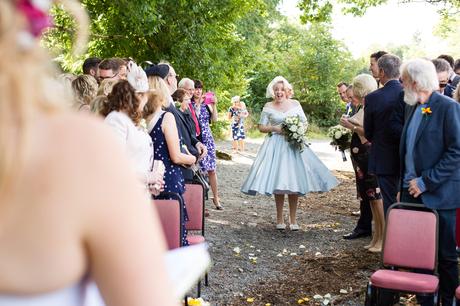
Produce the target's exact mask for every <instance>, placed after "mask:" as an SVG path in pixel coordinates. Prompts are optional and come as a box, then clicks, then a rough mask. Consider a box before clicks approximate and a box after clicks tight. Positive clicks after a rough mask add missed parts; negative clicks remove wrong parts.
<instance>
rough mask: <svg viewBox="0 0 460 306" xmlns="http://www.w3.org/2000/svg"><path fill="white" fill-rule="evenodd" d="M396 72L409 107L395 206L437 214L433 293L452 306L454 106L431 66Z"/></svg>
mask: <svg viewBox="0 0 460 306" xmlns="http://www.w3.org/2000/svg"><path fill="white" fill-rule="evenodd" d="M401 71H402V80H403V86H404V100H405V102H406V103H407V104H409V105H411V106H412V107H411V108H408V109H407V110H409V113H408V114H407V120H406V122H405V124H404V129H403V133H402V135H401V143H400V159H401V165H402V167H401V178H402V179H401V183H402V186H401V202H409V203H420V204H423V205H424V206H426V207H428V208H431V209H434V210H436V211H437V213H438V215H439V228H438V243H439V245H438V272H439V277H440V290H439V293H440V297H441V301H442V305H452V301H453V298H454V294H455V289H456V287H457V285H458V267H457V254H456V252H455V247H456V241H455V219H456V213H455V209H456V208H459V207H460V199H459V197H458V190H460V168H459V167H458V165H459V164H460V104H459V103H457V102H455V101H454V100H452V99H450V98H448V97H446V96H444V95H441V94H440V93H439V92H438V90H439V84H438V78H437V74H436V70H435V67H434V65H433V63H432V62H430V61H428V60H424V59H414V60H410V61H408V62H407V63H405V64H404V65H403V66H402V69H401ZM419 301H420V302H421V304H422V305H423V306H425V305H433V302H432V301H427V300H423V299H422V298H420V299H419Z"/></svg>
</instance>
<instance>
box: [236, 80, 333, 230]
mask: <svg viewBox="0 0 460 306" xmlns="http://www.w3.org/2000/svg"><path fill="white" fill-rule="evenodd" d="M290 92H292V86H291V84H289V83H288V81H287V80H286V79H285V78H283V77H281V76H277V77H276V78H274V79H273V80H272V81H271V82H270V84H269V85H268V87H267V95H266V96H267V98H272V99H273V101H271V102H268V103H267V104H265V106H264V108H263V110H262V114H261V117H260V121H259V130H260V131H261V132H262V133H269V134H268V136H267V137H265V141H264V143H263V144H262V146H261V148H260V150H259V152H258V153H257V157H256V159H255V161H254V163H253V165H252V167H251V170H250V171H249V175H248V177H247V178H246V180H245V182H244V183H243V187H242V188H241V191H242V192H243V193H246V194H249V195H256V194H257V193H260V194H265V195H269V196H271V195H272V194H273V195H274V196H275V203H276V220H277V225H276V229H278V230H284V229H285V228H286V224H285V223H284V217H283V206H284V198H285V195H286V194H287V195H288V201H289V217H290V222H289V223H290V224H289V227H290V229H291V230H293V231H297V230H299V225H298V224H297V221H296V213H297V204H298V201H299V195H301V196H302V195H305V194H307V193H309V192H315V191H316V192H317V191H329V190H330V189H331V188H333V187H335V186H337V184H338V181H337V179H336V178H335V177H334V176H333V175H332V174H331V173H330V171H329V170H328V169H327V167H326V166H325V165H324V164H323V163H322V162H321V161H320V160H319V158H318V157H317V156H316V155H315V154H314V153H313V151H311V149H310V148H308V147H306V148H305V149H304V150H303V151H300V150H299V149H297V148H295V147H292V146H291V145H290V144H289V143H288V142H287V141H286V138H285V137H284V135H283V130H282V123H283V122H284V119H285V118H286V117H288V116H297V115H298V116H299V117H300V119H301V120H302V121H303V122H306V120H307V118H306V117H305V114H304V112H303V110H302V107H301V105H300V103H299V102H298V101H296V100H292V99H290Z"/></svg>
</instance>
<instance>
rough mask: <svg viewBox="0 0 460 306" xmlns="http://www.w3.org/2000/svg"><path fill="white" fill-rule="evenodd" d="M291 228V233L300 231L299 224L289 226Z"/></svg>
mask: <svg viewBox="0 0 460 306" xmlns="http://www.w3.org/2000/svg"><path fill="white" fill-rule="evenodd" d="M289 228H290V229H291V231H298V230H299V229H300V227H299V225H298V224H297V223H294V224H289Z"/></svg>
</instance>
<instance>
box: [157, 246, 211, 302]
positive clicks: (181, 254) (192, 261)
mask: <svg viewBox="0 0 460 306" xmlns="http://www.w3.org/2000/svg"><path fill="white" fill-rule="evenodd" d="M165 260H166V270H167V273H168V275H169V278H170V280H171V283H172V284H173V286H174V293H175V294H176V297H177V298H178V299H182V298H183V297H184V295H185V294H186V293H187V292H188V291H189V290H190V289H191V288H192V287H193V286H194V285H195V284H196V283H197V282H198V280H199V279H200V278H201V277H202V276H203V275H204V274H205V273H206V271H207V270H208V269H209V267H210V266H211V256H210V255H209V252H208V247H207V245H206V244H205V243H200V244H198V245H194V246H187V247H182V248H178V249H174V250H171V251H168V252H167V253H166V256H165Z"/></svg>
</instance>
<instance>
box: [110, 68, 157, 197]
mask: <svg viewBox="0 0 460 306" xmlns="http://www.w3.org/2000/svg"><path fill="white" fill-rule="evenodd" d="M130 69H131V70H130V72H129V73H128V81H126V80H120V81H118V82H117V84H115V85H114V86H113V89H112V92H111V93H110V94H109V96H108V103H107V104H105V105H104V108H103V109H102V111H101V114H102V115H103V116H105V120H104V121H105V123H106V124H108V125H109V126H110V127H111V128H112V129H113V131H114V132H115V134H116V135H117V137H118V139H119V141H120V143H121V144H122V145H123V146H124V147H125V149H126V152H127V154H128V156H129V157H130V158H131V160H132V162H133V164H134V166H135V169H136V173H137V174H138V177H139V179H140V180H141V182H142V183H144V184H145V186H146V187H147V189H148V190H150V191H151V192H152V193H153V194H155V195H157V194H159V192H160V190H159V189H158V188H156V187H155V186H158V185H161V184H162V182H163V178H162V177H160V176H159V174H158V173H155V172H153V171H152V168H153V143H152V138H151V137H150V136H149V134H148V133H147V130H146V127H143V126H142V125H141V120H142V115H143V113H142V110H143V108H144V106H145V104H146V103H147V101H148V95H147V93H148V91H149V87H148V81H147V76H145V72H144V71H143V70H141V69H140V68H139V67H137V66H135V64H134V63H131V68H130Z"/></svg>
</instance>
